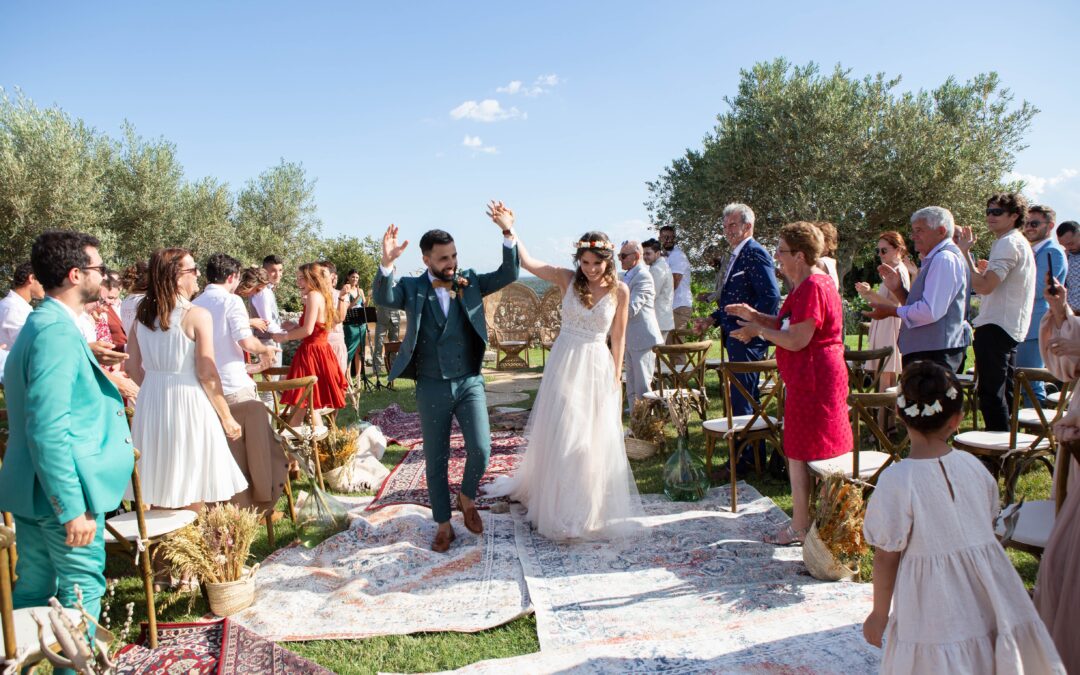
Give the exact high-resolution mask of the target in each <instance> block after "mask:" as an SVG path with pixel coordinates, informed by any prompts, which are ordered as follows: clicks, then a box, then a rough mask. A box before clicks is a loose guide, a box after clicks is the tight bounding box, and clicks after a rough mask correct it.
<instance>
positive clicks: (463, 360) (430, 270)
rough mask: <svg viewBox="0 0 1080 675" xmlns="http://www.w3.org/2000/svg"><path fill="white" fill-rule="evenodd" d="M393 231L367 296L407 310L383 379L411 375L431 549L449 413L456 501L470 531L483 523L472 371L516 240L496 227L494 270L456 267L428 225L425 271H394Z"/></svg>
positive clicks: (444, 486) (437, 547)
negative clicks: (461, 456)
mask: <svg viewBox="0 0 1080 675" xmlns="http://www.w3.org/2000/svg"><path fill="white" fill-rule="evenodd" d="M397 235H398V229H397V227H395V226H393V225H391V226H390V227H389V228H387V230H386V234H385V235H383V253H382V266H381V267H380V269H379V273H378V274H377V275H375V284H374V286H373V288H372V298H373V299H374V301H375V304H377V305H379V306H382V307H390V308H393V309H403V310H405V314H406V316H407V317H408V324H409V326H408V329H407V330H406V332H405V340H404V341H403V342H402V343H401V348H400V350H399V351H398V355H397V358H396V359H395V360H394V365H393V367H392V368H391V369H390V375H389V376H388V379H389V380H391V381H392V380H394V379H395V378H397V377H399V376H404V377H408V378H412V379H415V380H416V405H417V409H418V410H419V412H420V427H421V432H422V434H423V437H424V459H425V462H426V464H427V484H428V496H429V497H430V499H431V512H432V516H433V517H434V518H435V522H436V523H438V524H439V528H438V531H437V532H436V534H435V541H434V543H433V544H432V545H431V550H433V551H436V552H438V553H443V552H445V551H446V550H447V549H449V548H450V544H451V542H453V541H454V529H453V527H452V526H451V524H450V510H451V506H450V486H449V484H448V481H447V465H448V463H449V460H450V421H451V418H452V417H456V418H457V421H458V425H459V426H460V427H461V433H462V435H463V436H464V437H465V451H466V453H467V454H468V457H467V459H466V461H465V475H464V477H463V478H462V481H461V492H460V493H459V494H458V508H459V509H461V512H462V516H463V519H464V521H465V527H466V528H468V529H469V531H470V532H473V533H475V534H480V533H481V532H483V530H484V525H483V521H482V520H481V519H480V514H479V513H477V511H476V506H475V505H474V504H473V501H474V500H475V499H476V492H477V489H478V488H479V485H480V478H481V477H483V475H484V470H485V469H487V462H488V456H489V455H490V454H491V429H490V427H489V426H488V413H487V397H486V396H485V395H484V377H483V376H482V375H481V374H480V368H481V365H482V364H483V360H484V351H485V349H486V347H487V324H486V323H485V321H484V296H485V295H488V294H489V293H494V292H495V291H497V290H499V289H500V288H503V287H504V286H506V285H508V284H510V283H513V282H514V281H515V280H517V278H518V273H519V271H520V267H519V264H518V253H517V241H516V239H515V238H514V232H513V230H510V229H506V230H503V262H502V265H500V266H499V269H497V270H495V271H494V272H489V273H487V274H477V273H476V272H474V271H472V270H460V271H459V270H458V268H457V248H456V246H455V245H454V239H453V237H451V236H450V235H449V234H448V233H446V232H443V231H442V230H431V231H429V232H427V233H425V234H424V236H423V237H421V239H420V252H421V254H423V258H424V264H425V265H426V266H427V272H425V273H423V274H421V275H420V276H416V277H405V278H403V279H394V278H393V265H394V261H395V260H397V259H398V257H399V256H400V255H401V253H402V251H404V250H405V247H406V246H408V245H409V242H408V241H405V242H402V243H401V244H400V245H399V244H398V241H397Z"/></svg>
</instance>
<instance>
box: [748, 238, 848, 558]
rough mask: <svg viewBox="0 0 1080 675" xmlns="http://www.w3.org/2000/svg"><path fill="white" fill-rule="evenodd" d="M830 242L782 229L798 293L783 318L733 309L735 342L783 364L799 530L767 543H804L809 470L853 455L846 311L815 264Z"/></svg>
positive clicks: (782, 246)
mask: <svg viewBox="0 0 1080 675" xmlns="http://www.w3.org/2000/svg"><path fill="white" fill-rule="evenodd" d="M824 246H825V243H824V239H823V237H822V235H821V231H820V230H818V228H816V227H815V226H814V225H812V224H811V223H804V222H798V223H791V224H789V225H785V226H784V227H783V228H781V230H780V243H779V245H778V246H777V248H776V262H777V264H778V266H779V267H780V272H781V273H782V274H783V275H784V276H785V277H786V278H787V280H788V282H789V284H790V287H791V289H792V290H791V292H790V293H789V294H788V296H787V299H786V300H785V301H784V304H783V306H782V307H780V315H779V316H767V315H764V314H761V313H760V312H757V311H755V310H754V309H753V308H752V307H750V306H748V305H729V306H728V307H726V311H727V312H728V313H730V314H734V315H735V316H738V317H739V318H740V319H742V321H740V323H741V324H742V326H743V327H742V328H740V329H738V330H736V331H733V332H732V333H731V334H732V336H734V337H736V338H738V339H740V340H744V341H747V340H750V339H752V338H754V337H756V336H759V335H760V336H761V337H763V338H765V339H766V340H768V341H769V342H772V343H773V344H774V345H776V365H777V367H778V368H779V370H780V378H781V379H782V380H783V381H784V387H785V391H786V394H785V395H786V399H785V403H784V454H785V455H786V456H787V460H788V476H789V477H790V479H791V502H792V506H791V510H792V517H791V524H789V525H787V526H786V527H784V528H783V529H782V530H780V531H779V532H777V533H775V534H772V535H769V536H766V537H765V542H766V543H770V544H779V545H788V544H793V543H798V542H802V540H803V538H804V537H805V536H806V532H807V530H808V529H809V528H810V485H811V482H810V473H809V472H808V471H807V469H806V463H807V462H809V461H813V460H818V459H829V458H830V457H837V456H839V455H842V454H844V453H846V452H850V451H851V449H852V437H851V426H850V424H849V422H848V408H847V395H848V374H847V366H846V365H845V363H844V341H843V325H844V312H843V306H842V304H841V302H840V294H839V293H837V291H836V286H835V285H834V284H833V281H832V279H830V278H829V276H828V274H826V273H824V272H822V271H821V270H820V269H818V268H816V267H815V265H816V263H817V261H818V257H819V256H820V255H821V251H822V250H823V249H824Z"/></svg>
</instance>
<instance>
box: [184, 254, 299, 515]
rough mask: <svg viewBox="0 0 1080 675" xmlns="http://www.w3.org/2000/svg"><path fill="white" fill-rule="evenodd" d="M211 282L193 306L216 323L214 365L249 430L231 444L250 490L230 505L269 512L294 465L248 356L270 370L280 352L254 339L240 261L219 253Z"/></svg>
mask: <svg viewBox="0 0 1080 675" xmlns="http://www.w3.org/2000/svg"><path fill="white" fill-rule="evenodd" d="M279 277H280V275H279ZM206 278H207V281H208V282H209V283H207V285H206V289H205V290H204V291H203V292H202V294H200V295H199V297H197V298H195V300H194V301H193V302H192V304H194V305H197V306H199V307H202V308H204V309H206V310H207V311H208V312H210V316H211V317H212V319H213V323H214V363H215V365H216V366H217V370H218V375H219V376H220V377H221V390H222V393H224V394H225V400H226V402H228V404H229V412H230V413H232V416H233V417H234V418H235V419H236V421H237V422H239V423H240V426H241V427H242V428H243V434H242V435H241V436H240V438H239V439H237V440H235V441H233V440H230V441H229V449H230V450H231V451H232V455H233V458H234V459H235V460H236V463H237V464H238V465H239V466H240V470H241V471H243V472H244V478H246V479H247V481H248V487H247V489H246V490H244V491H243V492H240V493H238V494H236V495H235V496H234V497H233V498H232V500H230V501H232V502H233V503H235V504H237V505H239V506H241V507H244V508H246V507H249V506H255V507H257V508H259V509H260V511H262V512H269V511H271V510H272V509H273V508H274V504H275V502H277V498H278V497H279V496H281V491H282V489H283V488H284V486H285V480H286V476H287V474H288V460H287V459H286V458H285V454H284V452H283V451H282V449H281V445H280V443H279V442H278V441H277V440H275V438H274V431H273V428H272V427H271V426H270V416H269V413H268V412H267V410H266V407H265V406H264V405H263V403H262V401H260V400H259V398H258V396H257V395H256V393H255V381H254V380H252V379H251V376H250V375H248V370H247V363H246V360H245V358H244V352H245V351H246V352H248V353H251V354H255V355H257V356H258V357H259V361H260V365H261V366H262V367H263V368H266V367H269V366H270V364H271V363H273V360H274V355H275V354H276V353H278V350H277V348H276V347H274V346H269V345H266V344H263V342H261V341H260V340H259V339H258V338H256V337H255V336H254V334H253V333H252V331H251V325H250V323H249V322H248V314H247V310H246V309H245V308H244V301H243V300H242V299H241V298H240V296H239V295H236V294H235V293H233V291H235V290H236V287H237V285H238V284H239V283H240V261H239V260H237V259H236V258H233V257H231V256H228V255H225V254H224V253H215V254H214V255H212V256H210V258H209V260H207V262H206Z"/></svg>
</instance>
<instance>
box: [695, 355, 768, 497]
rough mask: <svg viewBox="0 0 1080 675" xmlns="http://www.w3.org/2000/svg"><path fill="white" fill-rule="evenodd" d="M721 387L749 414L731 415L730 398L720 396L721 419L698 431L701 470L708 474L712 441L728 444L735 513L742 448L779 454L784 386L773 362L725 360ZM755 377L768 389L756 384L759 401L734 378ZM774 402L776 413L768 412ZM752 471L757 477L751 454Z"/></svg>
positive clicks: (756, 464)
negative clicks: (759, 446)
mask: <svg viewBox="0 0 1080 675" xmlns="http://www.w3.org/2000/svg"><path fill="white" fill-rule="evenodd" d="M720 373H721V380H720V382H721V385H722V388H723V389H724V391H731V392H733V393H738V394H739V395H741V396H742V397H743V398H744V399H746V401H747V402H748V403H749V404H750V409H751V410H752V412H751V413H750V414H748V415H735V414H733V412H732V409H731V396H725V397H724V416H723V417H720V418H718V419H712V420H706V421H704V422H703V423H702V425H701V426H702V431H703V433H704V434H705V471H706V473H708V474H709V475H712V458H713V451H714V449H715V447H716V441H717V440H718V439H720V440H726V441H727V444H728V465H729V468H730V471H731V512H732V513H735V512H736V510H737V508H738V499H737V498H736V490H735V483H736V480H737V476H736V474H735V465H736V464H737V462H738V458H739V454H740V453H741V452H742V449H743V448H745V447H746V446H748V445H750V444H751V443H760V442H767V443H771V444H772V445H773V447H774V448H776V451H778V452H781V453H782V452H783V433H782V429H783V424H784V423H783V407H784V404H783V397H784V384H783V381H782V380H780V371H779V370H778V369H777V367H776V360H775V359H769V360H766V361H728V362H726V363H724V364H723V365H722V366H721V367H720ZM748 374H755V375H757V376H758V377H759V378H760V379H762V380H764V383H769V384H770V385H771V386H770V387H769V388H768V389H767V390H765V389H764V388H763V387H762V386H761V384H763V383H759V385H758V387H759V388H758V391H759V392H760V398H758V399H755V398H754V397H752V396H750V392H749V391H747V389H746V387H745V386H744V385H743V383H742V381H740V380H739V378H738V377H736V376H737V375H748ZM773 403H775V405H776V414H775V415H770V414H769V413H768V409H769V406H770V405H771V404H773ZM754 469H755V470H756V471H757V473H758V474H759V475H760V474H761V469H762V467H761V458H760V457H759V456H758V453H756V452H755V453H754Z"/></svg>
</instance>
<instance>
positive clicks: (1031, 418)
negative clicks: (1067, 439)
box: [1016, 408, 1054, 428]
mask: <svg viewBox="0 0 1080 675" xmlns="http://www.w3.org/2000/svg"><path fill="white" fill-rule="evenodd" d="M1042 414H1043V417H1045V418H1046V421H1047V422H1049V421H1051V420H1053V419H1054V411H1053V410H1046V409H1045V408H1044V409H1043V411H1042ZM1016 419H1017V421H1018V422H1020V424H1022V425H1024V426H1031V427H1039V428H1042V426H1043V422H1042V420H1041V419H1039V411H1038V410H1036V409H1035V408H1021V409H1020V412H1019V413H1018V414H1017V416H1016Z"/></svg>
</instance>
